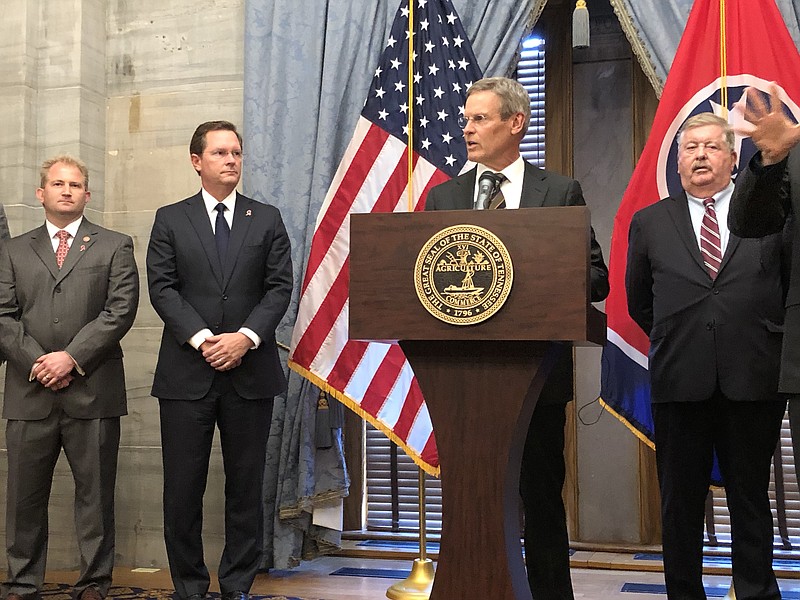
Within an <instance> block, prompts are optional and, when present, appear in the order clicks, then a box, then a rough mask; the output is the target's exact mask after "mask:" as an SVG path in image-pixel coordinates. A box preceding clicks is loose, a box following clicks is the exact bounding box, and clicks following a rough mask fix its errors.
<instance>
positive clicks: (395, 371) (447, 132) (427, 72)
mask: <svg viewBox="0 0 800 600" xmlns="http://www.w3.org/2000/svg"><path fill="white" fill-rule="evenodd" d="M415 2H416V3H415V4H414V5H413V8H414V11H413V23H414V36H413V39H414V59H413V61H414V71H413V101H412V102H411V106H410V102H409V90H408V85H409V82H408V40H409V38H410V35H409V13H410V11H409V5H408V0H404V1H403V2H401V5H400V8H399V9H398V12H397V15H396V16H395V20H394V23H393V25H392V29H391V34H390V36H389V39H388V40H387V42H386V47H385V49H384V51H383V54H382V56H381V59H380V61H379V63H378V67H377V69H375V75H374V77H373V80H372V85H371V87H370V90H369V95H368V96H367V100H366V102H365V104H364V109H363V111H362V112H361V117H360V118H359V121H358V124H357V126H356V131H355V134H354V135H353V139H352V140H351V141H350V144H349V146H348V147H347V150H346V152H345V155H344V158H343V159H342V162H341V164H340V165H339V168H338V169H337V171H336V174H335V176H334V178H333V182H332V183H331V186H330V188H329V189H328V193H327V195H326V196H325V200H324V202H323V204H322V208H321V209H320V212H319V215H318V217H317V223H316V227H315V230H314V237H313V239H312V242H311V252H310V256H309V259H308V264H307V266H306V273H305V278H304V280H303V287H302V290H301V296H300V305H299V307H298V312H297V321H296V323H295V327H294V331H293V334H292V343H291V351H290V355H289V366H290V367H291V368H292V369H294V370H295V371H297V372H299V373H300V374H301V375H303V376H305V377H307V378H308V379H310V380H311V381H313V382H314V383H315V384H317V385H318V386H319V387H321V388H322V389H324V390H326V391H328V392H329V393H331V394H332V395H333V396H334V397H336V398H337V399H339V400H340V401H341V402H343V403H344V404H345V405H347V406H348V407H350V408H351V409H352V410H354V411H355V412H356V413H358V414H359V415H361V416H362V417H363V418H364V419H366V420H367V421H369V422H370V423H372V424H373V425H374V426H375V427H377V428H378V429H380V430H381V431H383V432H384V433H385V434H386V435H387V436H389V438H390V439H392V441H394V442H395V443H396V444H398V445H399V446H400V447H401V448H403V450H405V452H406V453H407V454H408V455H409V456H411V458H412V459H413V460H414V461H415V462H416V463H417V464H418V465H419V466H420V467H421V468H423V469H424V470H425V471H427V472H428V473H430V474H433V475H438V472H439V458H438V454H437V451H436V442H435V440H434V436H433V427H432V425H431V420H430V416H429V414H428V409H427V407H426V406H425V401H424V399H423V397H422V392H421V391H420V388H419V385H418V384H417V381H416V379H415V378H414V374H413V372H412V370H411V367H410V365H409V364H408V361H406V358H405V356H404V355H403V352H402V351H401V349H400V347H399V346H398V345H396V344H382V343H366V342H356V341H350V340H348V302H349V297H348V293H349V291H348V284H349V261H348V259H349V253H350V248H349V244H350V219H349V218H348V215H349V214H350V213H367V212H390V211H391V212H405V211H407V210H408V184H409V182H408V156H407V143H408V127H409V125H408V122H409V112H410V110H409V109H411V110H412V111H413V123H414V125H413V127H414V129H413V146H414V155H413V167H414V168H413V175H412V191H413V204H414V210H422V209H423V208H424V205H425V203H424V200H425V196H426V195H427V192H428V190H429V189H430V188H431V187H433V186H435V185H437V184H439V183H441V182H443V181H446V180H447V179H449V178H451V177H453V176H455V175H457V174H458V173H459V172H460V171H461V170H462V168H464V165H465V164H466V161H467V153H466V148H465V146H464V140H463V135H462V131H461V128H460V127H459V125H458V120H459V117H460V115H461V113H462V112H463V106H464V101H465V96H466V91H467V88H468V87H469V86H470V85H471V84H472V82H473V81H476V80H477V79H479V78H480V77H481V72H480V69H479V67H478V64H477V61H476V59H475V55H474V54H473V53H472V48H471V46H470V44H469V41H468V39H467V36H466V34H465V32H464V28H463V26H462V25H461V21H460V19H459V18H458V15H457V14H456V11H455V9H454V8H453V5H452V3H451V2H450V0H415Z"/></svg>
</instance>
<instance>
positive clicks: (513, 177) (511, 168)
mask: <svg viewBox="0 0 800 600" xmlns="http://www.w3.org/2000/svg"><path fill="white" fill-rule="evenodd" d="M491 170H492V169H490V168H489V167H487V166H486V165H482V164H480V163H479V164H478V172H477V173H476V174H475V180H476V181H478V180H479V179H480V178H481V175H483V174H484V173H485V172H486V171H491ZM493 172H495V173H502V174H503V175H505V176H506V179H508V180H509V181H511V182H514V183H518V182H522V179H523V177H524V176H525V159H524V158H522V156H518V157H517V160H515V161H514V162H512V163H511V164H510V165H508V166H507V167H506V168H505V169H502V170H501V171H493Z"/></svg>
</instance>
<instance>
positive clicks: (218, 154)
mask: <svg viewBox="0 0 800 600" xmlns="http://www.w3.org/2000/svg"><path fill="white" fill-rule="evenodd" d="M208 153H209V155H211V158H213V159H214V160H224V159H226V158H227V157H228V154H230V155H231V156H232V157H233V158H234V160H242V151H241V150H221V149H219V148H217V149H215V150H209V151H208Z"/></svg>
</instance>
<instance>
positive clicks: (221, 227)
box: [214, 202, 231, 263]
mask: <svg viewBox="0 0 800 600" xmlns="http://www.w3.org/2000/svg"><path fill="white" fill-rule="evenodd" d="M214 210H216V211H217V221H216V223H215V224H214V237H215V238H216V240H217V253H218V254H219V260H220V261H221V262H223V263H224V262H225V256H226V255H227V254H228V242H229V241H230V239H231V228H230V227H229V226H228V221H226V220H225V211H226V210H227V207H226V206H225V205H224V204H223V203H222V202H219V203H218V204H217V205H216V206H215V207H214Z"/></svg>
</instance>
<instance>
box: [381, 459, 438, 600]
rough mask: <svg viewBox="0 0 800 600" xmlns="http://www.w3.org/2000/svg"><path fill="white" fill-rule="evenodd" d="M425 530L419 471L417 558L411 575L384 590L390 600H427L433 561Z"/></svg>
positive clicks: (422, 488) (420, 473)
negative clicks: (429, 552) (429, 554)
mask: <svg viewBox="0 0 800 600" xmlns="http://www.w3.org/2000/svg"><path fill="white" fill-rule="evenodd" d="M427 545H428V541H427V535H426V530H425V471H423V470H422V469H419V558H415V559H414V564H413V565H412V566H411V573H410V574H409V576H408V577H406V578H405V579H404V580H403V581H399V582H397V583H395V584H394V585H393V586H391V587H390V588H389V589H388V590H386V597H387V598H391V600H428V599H429V598H430V597H431V589H432V588H433V578H434V571H433V561H432V560H431V559H429V558H427Z"/></svg>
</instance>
